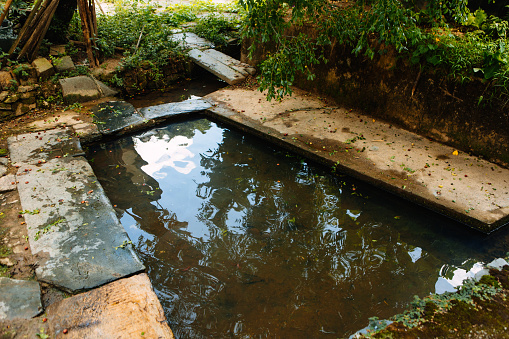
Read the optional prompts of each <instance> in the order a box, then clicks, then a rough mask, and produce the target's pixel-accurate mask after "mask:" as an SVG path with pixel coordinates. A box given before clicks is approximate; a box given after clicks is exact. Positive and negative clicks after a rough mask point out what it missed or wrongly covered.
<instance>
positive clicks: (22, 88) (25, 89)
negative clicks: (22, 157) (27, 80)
mask: <svg viewBox="0 0 509 339" xmlns="http://www.w3.org/2000/svg"><path fill="white" fill-rule="evenodd" d="M35 89H37V86H35V85H25V86H19V87H18V92H19V93H28V92H32V91H34V90H35Z"/></svg>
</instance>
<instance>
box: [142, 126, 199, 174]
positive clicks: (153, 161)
mask: <svg viewBox="0 0 509 339" xmlns="http://www.w3.org/2000/svg"><path fill="white" fill-rule="evenodd" d="M133 141H134V148H135V149H136V151H137V152H138V154H139V155H140V156H141V157H142V158H143V160H145V161H146V162H148V165H145V166H143V167H141V169H142V170H143V171H144V172H145V173H147V174H148V175H150V176H151V177H152V178H154V179H163V178H165V177H166V176H167V174H168V173H167V172H165V171H163V169H164V168H165V167H171V168H173V169H174V170H176V171H177V172H179V173H182V174H189V173H190V172H191V171H192V170H193V169H195V168H196V165H195V163H194V162H193V161H192V160H190V159H191V158H194V154H193V152H191V151H190V150H189V149H188V147H189V146H191V145H192V144H193V139H189V138H186V137H184V136H181V135H178V136H175V137H173V138H171V139H170V137H169V136H168V135H164V136H163V137H162V138H158V137H157V136H155V135H153V136H151V137H150V139H149V140H148V141H142V140H141V139H139V138H133Z"/></svg>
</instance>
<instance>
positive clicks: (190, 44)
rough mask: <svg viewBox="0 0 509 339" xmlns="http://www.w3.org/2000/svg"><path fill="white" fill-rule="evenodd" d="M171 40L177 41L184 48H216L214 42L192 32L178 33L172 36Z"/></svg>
mask: <svg viewBox="0 0 509 339" xmlns="http://www.w3.org/2000/svg"><path fill="white" fill-rule="evenodd" d="M170 40H172V41H176V42H178V43H179V44H180V46H181V47H182V48H184V49H192V48H196V49H206V48H214V44H213V43H212V42H210V41H208V40H206V39H203V38H201V37H199V36H198V35H196V34H194V33H191V32H183V33H176V34H173V35H172V36H171V37H170Z"/></svg>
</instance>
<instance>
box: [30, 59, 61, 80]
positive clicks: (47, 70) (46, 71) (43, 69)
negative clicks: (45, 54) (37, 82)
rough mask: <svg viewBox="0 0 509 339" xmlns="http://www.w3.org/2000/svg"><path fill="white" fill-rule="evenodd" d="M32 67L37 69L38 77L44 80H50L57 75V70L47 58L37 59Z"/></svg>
mask: <svg viewBox="0 0 509 339" xmlns="http://www.w3.org/2000/svg"><path fill="white" fill-rule="evenodd" d="M32 66H33V67H34V68H35V71H36V73H37V76H38V77H39V78H42V80H46V79H48V78H49V77H50V76H52V75H53V74H55V69H54V68H53V65H52V64H51V62H49V61H48V59H46V58H37V59H35V60H34V61H33V62H32Z"/></svg>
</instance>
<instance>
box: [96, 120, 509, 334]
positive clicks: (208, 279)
mask: <svg viewBox="0 0 509 339" xmlns="http://www.w3.org/2000/svg"><path fill="white" fill-rule="evenodd" d="M88 155H89V159H91V163H92V166H93V167H94V171H95V172H96V175H97V176H98V178H99V180H100V181H101V183H102V185H103V186H104V188H105V190H106V192H107V194H108V196H109V197H110V199H111V201H112V203H113V204H114V205H116V209H117V213H118V214H119V216H120V218H121V222H122V224H123V225H124V227H125V228H126V230H127V232H128V234H129V236H130V238H131V240H132V241H133V243H134V244H135V247H136V250H137V252H138V254H139V255H140V257H141V258H142V260H143V261H144V262H145V265H146V266H147V267H148V274H149V276H150V278H151V281H152V283H153V285H154V288H155V290H156V293H157V294H158V296H159V298H160V300H161V303H162V305H163V307H164V309H165V312H166V315H167V317H168V320H169V322H170V325H171V327H172V329H173V331H174V332H175V334H176V336H177V337H179V338H210V337H217V338H223V337H242V338H266V337H270V338H278V337H279V338H293V337H304V338H306V337H308V338H317V337H331V338H337V337H344V336H346V335H349V334H351V333H353V332H354V331H356V330H358V329H359V328H362V327H364V326H366V325H367V322H368V318H369V317H372V316H378V317H380V318H387V317H390V316H391V315H393V314H394V313H396V312H399V311H401V310H402V309H403V308H404V307H405V306H406V305H407V304H408V303H409V302H410V301H411V300H412V297H413V295H419V296H424V295H426V294H428V293H431V292H435V291H436V290H439V291H442V290H445V289H452V286H454V285H458V284H460V283H461V278H462V277H464V276H465V275H466V274H468V273H467V272H468V271H469V270H471V269H475V268H476V267H477V266H476V263H478V262H486V261H491V260H492V259H493V258H494V257H497V256H504V255H505V252H506V244H507V239H508V237H509V232H507V231H501V232H498V233H497V235H496V236H495V237H486V236H484V235H482V234H480V233H477V232H475V231H473V230H470V229H468V228H466V227H465V226H462V225H458V224H456V223H454V222H453V221H451V220H448V219H446V218H443V217H441V216H439V215H436V214H434V213H432V212H429V211H427V210H424V209H421V208H418V207H415V206H413V205H410V204H409V203H407V202H405V201H402V200H400V199H398V198H396V197H393V196H391V195H388V194H386V193H384V192H381V191H379V190H377V189H375V188H372V187H368V186H365V185H363V184H361V183H359V182H357V181H355V180H353V179H351V178H348V177H346V176H332V175H330V174H329V173H330V171H329V170H328V169H325V168H322V167H319V166H315V165H314V164H310V163H308V162H306V161H305V160H304V159H301V158H299V157H297V156H295V155H292V154H288V153H286V152H284V151H281V150H280V149H276V148H275V147H273V146H271V145H268V144H266V143H265V142H263V141H260V140H259V139H255V138H251V137H249V136H242V135H241V134H239V133H238V132H236V131H234V130H231V129H228V128H225V127H222V126H220V125H218V124H216V123H213V122H210V121H208V120H205V119H199V120H193V121H189V122H184V123H176V124H172V125H169V126H167V127H164V128H157V129H154V130H152V131H150V132H147V133H143V134H139V135H136V136H131V137H126V138H123V139H120V140H118V141H116V142H113V143H108V144H103V145H97V146H94V147H91V148H90V149H89V150H88Z"/></svg>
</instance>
